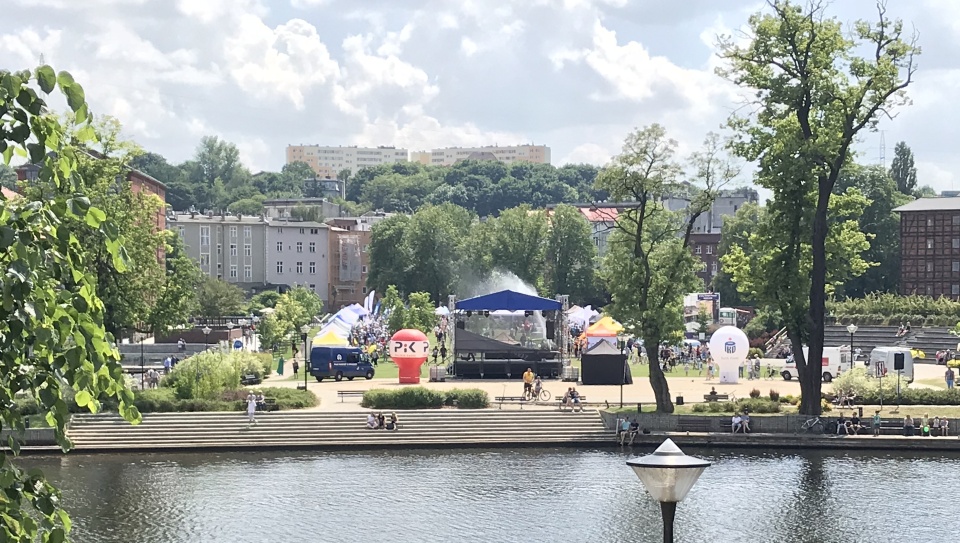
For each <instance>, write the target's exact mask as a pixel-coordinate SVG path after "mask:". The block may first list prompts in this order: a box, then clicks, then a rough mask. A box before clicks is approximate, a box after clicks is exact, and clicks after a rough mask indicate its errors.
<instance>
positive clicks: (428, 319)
mask: <svg viewBox="0 0 960 543" xmlns="http://www.w3.org/2000/svg"><path fill="white" fill-rule="evenodd" d="M407 302H408V305H409V308H408V309H407V311H406V319H405V320H406V322H405V324H404V327H405V328H413V329H415V330H420V331H421V332H423V333H424V334H429V333H430V332H431V331H433V327H434V325H436V324H437V316H436V314H434V312H433V303H432V302H431V301H430V293H429V292H411V293H410V296H408V297H407Z"/></svg>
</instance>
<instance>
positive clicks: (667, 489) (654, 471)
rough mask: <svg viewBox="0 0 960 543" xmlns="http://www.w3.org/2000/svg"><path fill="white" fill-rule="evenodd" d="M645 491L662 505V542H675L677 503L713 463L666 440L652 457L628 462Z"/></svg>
mask: <svg viewBox="0 0 960 543" xmlns="http://www.w3.org/2000/svg"><path fill="white" fill-rule="evenodd" d="M627 465H628V466H630V467H631V468H633V471H634V472H635V473H636V474H637V477H639V478H640V482H641V483H643V486H644V488H646V489H647V492H649V493H650V495H651V496H652V497H653V499H655V500H657V501H658V502H660V513H661V514H662V515H663V543H673V518H674V516H675V515H676V513H677V502H680V501H683V499H684V498H686V497H687V493H688V492H690V489H691V488H693V485H694V484H696V482H697V479H699V478H700V474H701V473H703V470H705V469H707V468H708V467H710V462H707V461H706V460H701V459H699V458H694V457H692V456H687V455H685V454H683V451H681V450H680V448H679V447H677V446H676V445H675V444H674V443H673V440H671V439H667V440H666V441H664V442H663V443H661V444H660V446H659V447H657V450H656V451H654V453H653V454H648V455H647V456H644V457H641V458H631V459H630V460H627Z"/></svg>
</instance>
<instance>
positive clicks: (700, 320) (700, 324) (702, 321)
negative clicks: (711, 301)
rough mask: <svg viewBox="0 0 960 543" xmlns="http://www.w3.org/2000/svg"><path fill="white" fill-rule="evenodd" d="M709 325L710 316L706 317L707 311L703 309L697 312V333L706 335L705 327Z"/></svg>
mask: <svg viewBox="0 0 960 543" xmlns="http://www.w3.org/2000/svg"><path fill="white" fill-rule="evenodd" d="M709 324H710V316H709V315H707V310H706V309H704V308H703V307H701V308H700V310H699V311H697V332H699V333H701V334H706V333H707V325H709Z"/></svg>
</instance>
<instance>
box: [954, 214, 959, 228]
mask: <svg viewBox="0 0 960 543" xmlns="http://www.w3.org/2000/svg"><path fill="white" fill-rule="evenodd" d="M953 225H954V226H960V215H954V216H953Z"/></svg>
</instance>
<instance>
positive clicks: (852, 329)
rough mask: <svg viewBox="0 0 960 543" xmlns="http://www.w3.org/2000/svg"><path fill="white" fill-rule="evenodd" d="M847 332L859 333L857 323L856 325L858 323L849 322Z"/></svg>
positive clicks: (851, 333)
mask: <svg viewBox="0 0 960 543" xmlns="http://www.w3.org/2000/svg"><path fill="white" fill-rule="evenodd" d="M847 332H849V333H850V335H851V336H852V335H853V334H856V333H857V325H856V324H853V323H851V324H848V325H847Z"/></svg>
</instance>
